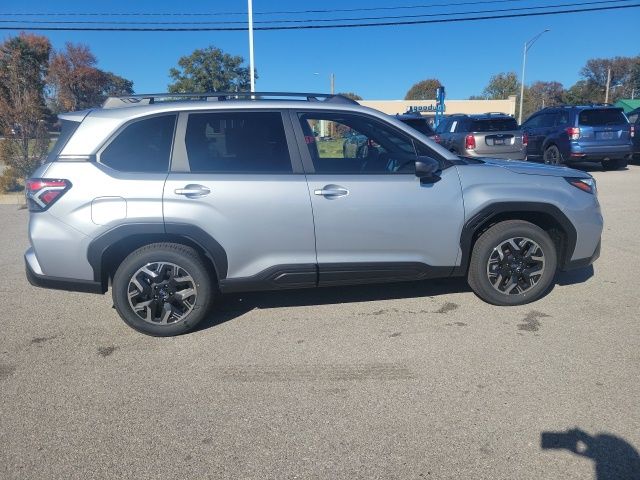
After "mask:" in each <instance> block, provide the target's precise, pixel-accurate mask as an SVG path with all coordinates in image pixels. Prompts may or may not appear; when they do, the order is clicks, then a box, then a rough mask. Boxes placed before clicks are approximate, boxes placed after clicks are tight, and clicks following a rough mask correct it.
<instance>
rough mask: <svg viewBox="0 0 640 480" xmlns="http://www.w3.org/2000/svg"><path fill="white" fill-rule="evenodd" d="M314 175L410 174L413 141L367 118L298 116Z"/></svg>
mask: <svg viewBox="0 0 640 480" xmlns="http://www.w3.org/2000/svg"><path fill="white" fill-rule="evenodd" d="M300 121H301V126H302V130H303V132H304V135H305V142H306V143H307V146H308V148H309V153H310V155H311V160H312V161H313V167H314V169H315V171H316V173H349V174H351V173H388V174H391V173H413V172H415V160H416V152H415V148H414V145H413V140H412V139H411V138H410V137H409V136H406V135H405V134H404V133H402V132H399V131H397V130H395V129H393V128H391V127H390V126H387V125H385V124H384V123H382V122H379V121H377V120H374V119H372V118H370V117H366V116H361V115H352V114H341V113H328V114H325V113H308V114H307V113H305V114H301V115H300Z"/></svg>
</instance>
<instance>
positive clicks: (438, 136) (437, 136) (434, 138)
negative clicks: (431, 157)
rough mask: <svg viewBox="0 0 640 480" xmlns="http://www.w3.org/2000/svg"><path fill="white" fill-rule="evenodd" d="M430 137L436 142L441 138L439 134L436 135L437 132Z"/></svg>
mask: <svg viewBox="0 0 640 480" xmlns="http://www.w3.org/2000/svg"><path fill="white" fill-rule="evenodd" d="M431 138H433V141H434V142H436V143H440V141H441V140H442V138H441V137H440V135H437V134H436V135H434V136H433V137H431Z"/></svg>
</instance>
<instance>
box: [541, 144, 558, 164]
mask: <svg viewBox="0 0 640 480" xmlns="http://www.w3.org/2000/svg"><path fill="white" fill-rule="evenodd" d="M543 159H544V163H546V164H548V165H561V164H562V163H563V160H562V154H561V153H560V150H559V149H558V147H556V146H555V145H550V146H549V147H547V148H546V150H545V151H544V155H543Z"/></svg>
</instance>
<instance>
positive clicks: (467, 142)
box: [464, 135, 476, 150]
mask: <svg viewBox="0 0 640 480" xmlns="http://www.w3.org/2000/svg"><path fill="white" fill-rule="evenodd" d="M464 148H465V149H466V150H473V149H474V148H476V137H474V136H473V135H467V136H466V137H465V138H464Z"/></svg>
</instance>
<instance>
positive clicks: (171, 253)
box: [112, 243, 213, 337]
mask: <svg viewBox="0 0 640 480" xmlns="http://www.w3.org/2000/svg"><path fill="white" fill-rule="evenodd" d="M112 296H113V304H114V307H115V309H116V311H117V312H118V314H119V315H120V317H121V318H122V319H123V320H124V321H125V323H127V325H129V326H130V327H132V328H134V329H136V330H138V331H139V332H142V333H145V334H147V335H153V336H157V337H168V336H173V335H180V334H182V333H186V332H189V331H191V330H193V329H194V328H195V327H196V326H198V324H200V322H201V321H202V320H203V319H204V318H205V316H206V315H207V313H208V310H209V307H210V305H211V302H212V296H213V288H212V281H211V278H210V275H209V272H208V271H207V267H206V264H205V263H204V262H203V260H202V258H201V257H200V256H199V255H198V253H197V252H196V251H195V250H194V249H193V248H191V247H188V246H186V245H181V244H177V243H154V244H150V245H146V246H144V247H141V248H139V249H137V250H135V251H134V252H133V253H131V254H130V255H129V256H127V257H126V258H125V259H124V261H123V262H122V263H121V264H120V266H119V267H118V269H117V270H116V273H115V275H114V277H113V282H112Z"/></svg>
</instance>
